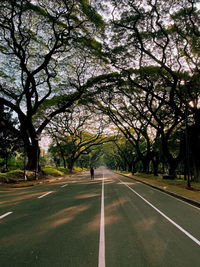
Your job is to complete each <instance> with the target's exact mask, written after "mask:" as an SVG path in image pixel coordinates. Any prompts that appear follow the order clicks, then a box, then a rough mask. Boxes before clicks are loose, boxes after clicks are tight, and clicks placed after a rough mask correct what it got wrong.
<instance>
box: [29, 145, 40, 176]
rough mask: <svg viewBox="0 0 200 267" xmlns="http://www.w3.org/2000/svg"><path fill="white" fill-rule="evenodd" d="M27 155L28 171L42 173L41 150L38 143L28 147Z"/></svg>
mask: <svg viewBox="0 0 200 267" xmlns="http://www.w3.org/2000/svg"><path fill="white" fill-rule="evenodd" d="M26 155H27V158H28V162H27V165H26V169H27V170H32V171H36V172H40V170H41V167H40V163H39V157H40V148H39V144H38V141H35V142H34V144H33V145H31V144H28V145H26Z"/></svg>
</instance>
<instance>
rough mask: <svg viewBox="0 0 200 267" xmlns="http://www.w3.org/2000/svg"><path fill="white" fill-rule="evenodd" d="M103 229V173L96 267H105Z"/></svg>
mask: <svg viewBox="0 0 200 267" xmlns="http://www.w3.org/2000/svg"><path fill="white" fill-rule="evenodd" d="M105 266H106V265H105V229H104V173H103V179H102V192H101V221H100V238H99V263H98V267H105Z"/></svg>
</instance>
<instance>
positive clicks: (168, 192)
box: [115, 172, 200, 208]
mask: <svg viewBox="0 0 200 267" xmlns="http://www.w3.org/2000/svg"><path fill="white" fill-rule="evenodd" d="M115 173H116V174H119V175H122V176H125V177H126V178H129V179H132V180H135V181H137V182H140V183H142V184H145V185H147V186H150V187H152V188H154V189H156V190H159V191H161V192H163V193H165V194H168V195H171V196H173V197H175V198H178V199H180V200H183V201H185V202H187V203H189V204H191V205H193V206H195V207H198V208H200V202H197V201H195V200H193V199H190V198H187V197H184V196H181V195H178V194H176V193H173V192H171V191H168V190H165V189H163V188H161V187H159V186H155V185H152V184H150V183H147V182H144V181H141V180H139V179H137V178H134V177H130V176H127V175H125V174H122V173H118V172H115Z"/></svg>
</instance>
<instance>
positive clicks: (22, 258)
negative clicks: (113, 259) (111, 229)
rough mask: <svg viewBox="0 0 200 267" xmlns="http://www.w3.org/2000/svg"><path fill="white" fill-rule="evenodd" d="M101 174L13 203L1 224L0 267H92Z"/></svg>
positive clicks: (36, 190)
mask: <svg viewBox="0 0 200 267" xmlns="http://www.w3.org/2000/svg"><path fill="white" fill-rule="evenodd" d="M101 175H102V173H99V178H100V179H99V180H98V175H97V178H96V180H95V181H94V182H91V181H90V180H89V176H85V175H83V176H80V177H77V178H76V179H74V180H73V181H72V182H69V184H68V186H66V187H63V188H62V187H61V186H62V185H64V184H66V181H65V182H62V184H61V183H60V184H58V183H57V184H54V185H43V186H40V187H37V188H36V187H35V188H31V189H30V195H31V197H30V198H27V196H26V197H25V199H23V200H21V199H20V202H18V201H17V204H16V205H14V204H13V208H12V210H13V213H12V214H11V215H9V216H8V217H7V218H4V219H2V220H0V266H2V267H6V266H8V267H10V266H20V267H22V266H37V267H38V266H52V267H54V266H72V267H78V266H91V267H94V266H97V262H98V249H99V227H100V208H101V205H100V203H101V180H102V179H101V178H102V177H101ZM49 191H53V192H52V193H51V194H49V195H46V196H45V197H43V198H40V199H39V198H38V196H39V195H43V194H45V192H49ZM19 192H20V191H19ZM26 192H28V191H26ZM19 195H20V193H19ZM22 195H24V192H23V194H22ZM15 198H16V196H15ZM12 203H13V201H12ZM9 208H10V209H11V206H10V202H9ZM5 209H6V205H5V203H4V210H5Z"/></svg>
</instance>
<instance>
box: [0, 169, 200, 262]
mask: <svg viewBox="0 0 200 267" xmlns="http://www.w3.org/2000/svg"><path fill="white" fill-rule="evenodd" d="M103 177H104V179H103ZM155 208H156V209H158V210H159V211H160V213H159V212H158V210H156V209H155ZM11 212H12V213H11ZM163 214H164V215H166V216H167V218H170V219H171V220H172V221H173V222H175V223H176V224H177V225H178V226H180V227H182V228H181V229H185V230H186V231H187V232H188V233H190V234H191V236H193V237H194V238H196V239H197V240H200V230H199V229H200V227H199V226H200V210H199V209H197V208H194V207H192V206H190V205H188V204H186V203H184V202H182V201H179V200H177V199H175V198H173V197H171V196H168V195H166V194H164V193H162V192H159V191H157V190H154V189H152V188H150V187H148V186H145V185H143V184H140V183H138V182H135V181H134V180H131V179H128V178H126V177H123V176H121V175H117V174H114V173H112V172H110V171H108V170H106V169H105V168H100V169H98V170H95V180H94V181H91V180H90V178H89V173H84V174H80V175H78V176H76V177H72V178H70V179H65V180H60V181H55V182H54V183H51V184H43V185H39V186H34V187H31V188H26V189H17V190H12V191H11V192H0V266H2V267H11V266H12V267H15V266H16V267H18V266H20V267H23V266H27V267H32V266H37V267H40V266H41V267H51V266H52V267H54V266H55V267H57V266H61V267H62V266H63V267H65V266H67V267H90V266H91V267H96V266H98V267H105V266H107V267H118V266H120V267H124V266H130V267H132V266H138V267H140V266H144V267H145V266H159V267H160V266H161V267H162V266H167V267H169V266H170V267H171V266H172V267H173V266H174V267H179V266H181V267H184V266H186V267H187V266H193V267H197V266H198V267H199V266H200V256H199V255H200V246H199V245H198V244H197V243H195V241H194V240H192V239H191V238H190V237H188V236H187V235H186V234H185V233H184V232H183V231H181V230H180V229H178V228H177V227H176V226H175V225H174V224H172V223H171V222H170V221H169V220H168V219H166V217H164V216H163ZM3 215H6V216H3ZM1 216H3V217H2V218H1Z"/></svg>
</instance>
